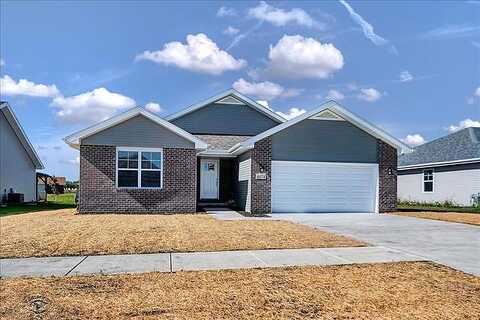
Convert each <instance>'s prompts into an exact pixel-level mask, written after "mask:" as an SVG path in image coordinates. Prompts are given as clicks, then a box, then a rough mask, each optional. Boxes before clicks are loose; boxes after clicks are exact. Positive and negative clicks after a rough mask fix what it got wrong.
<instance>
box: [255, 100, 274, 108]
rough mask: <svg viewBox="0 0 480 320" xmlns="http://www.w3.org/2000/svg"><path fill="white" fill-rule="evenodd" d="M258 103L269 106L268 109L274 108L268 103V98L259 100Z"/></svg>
mask: <svg viewBox="0 0 480 320" xmlns="http://www.w3.org/2000/svg"><path fill="white" fill-rule="evenodd" d="M257 103H258V104H259V105H262V106H264V107H265V108H267V109H272V108H270V105H269V104H268V101H267V100H257Z"/></svg>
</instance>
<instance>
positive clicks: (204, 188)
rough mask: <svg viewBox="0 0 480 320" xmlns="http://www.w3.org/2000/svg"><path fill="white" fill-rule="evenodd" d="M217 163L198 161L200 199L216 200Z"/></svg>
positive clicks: (211, 160)
mask: <svg viewBox="0 0 480 320" xmlns="http://www.w3.org/2000/svg"><path fill="white" fill-rule="evenodd" d="M219 172H220V171H219V161H218V160H214V159H201V160H200V199H218V173H219Z"/></svg>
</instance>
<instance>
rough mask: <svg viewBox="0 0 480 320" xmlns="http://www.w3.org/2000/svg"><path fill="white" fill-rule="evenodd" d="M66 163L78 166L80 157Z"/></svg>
mask: <svg viewBox="0 0 480 320" xmlns="http://www.w3.org/2000/svg"><path fill="white" fill-rule="evenodd" d="M67 162H68V163H70V164H74V165H79V164H80V157H75V159H69V160H68V161H67Z"/></svg>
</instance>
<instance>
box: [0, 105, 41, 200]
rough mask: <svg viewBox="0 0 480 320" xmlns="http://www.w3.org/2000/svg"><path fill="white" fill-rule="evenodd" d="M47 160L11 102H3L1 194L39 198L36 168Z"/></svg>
mask: <svg viewBox="0 0 480 320" xmlns="http://www.w3.org/2000/svg"><path fill="white" fill-rule="evenodd" d="M37 169H43V164H42V161H41V160H40V158H39V157H38V155H37V153H36V152H35V149H34V148H33V146H32V144H31V143H30V141H29V140H28V137H27V135H26V134H25V131H23V129H22V126H21V125H20V123H19V122H18V120H17V118H16V117H15V114H14V113H13V110H12V109H11V108H10V106H9V105H8V103H7V102H0V197H3V195H4V193H9V192H10V189H11V190H12V191H13V192H14V193H18V194H23V201H24V202H32V201H36V200H37V191H36V185H37V183H36V180H37V178H36V170H37Z"/></svg>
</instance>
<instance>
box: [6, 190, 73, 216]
mask: <svg viewBox="0 0 480 320" xmlns="http://www.w3.org/2000/svg"><path fill="white" fill-rule="evenodd" d="M74 199H75V194H74V193H65V194H59V195H57V196H56V195H54V194H48V195H47V202H46V203H45V202H38V203H33V204H9V205H8V206H7V207H5V208H0V217H5V216H8V215H15V214H22V213H30V212H39V211H48V210H59V209H66V208H75V207H76V205H75V201H74Z"/></svg>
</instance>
